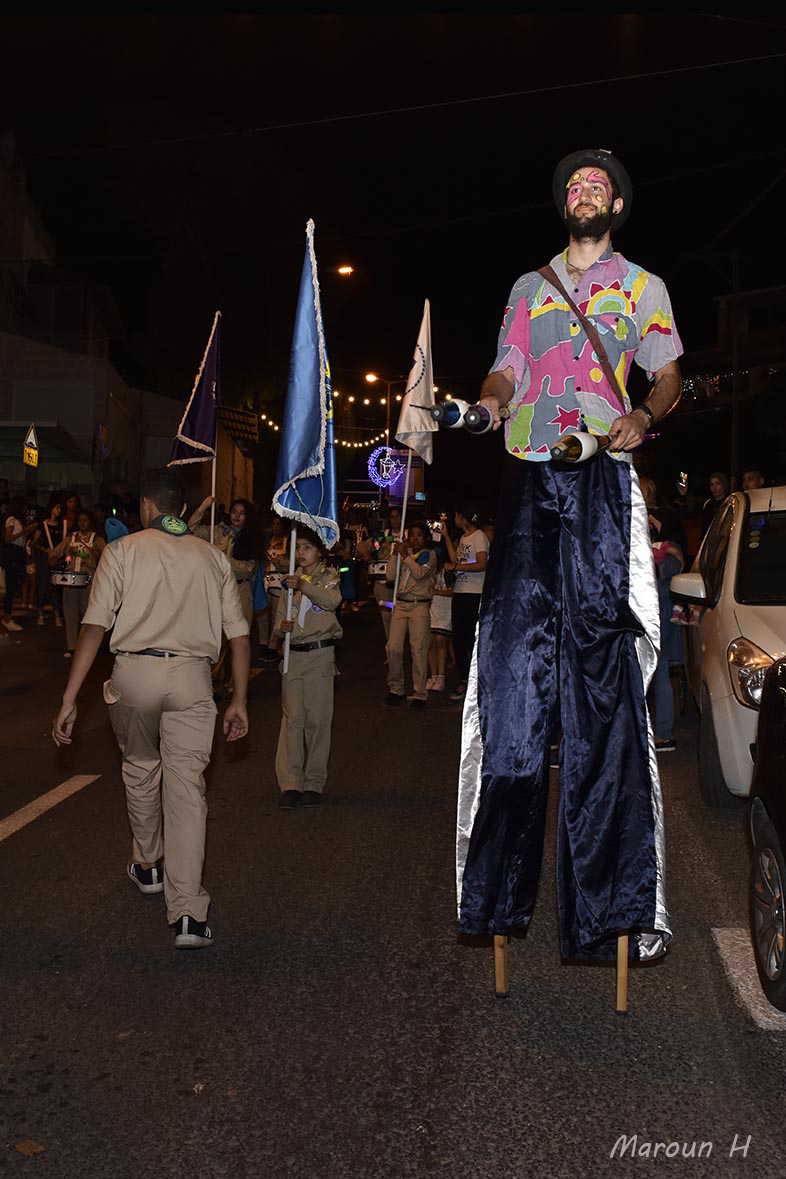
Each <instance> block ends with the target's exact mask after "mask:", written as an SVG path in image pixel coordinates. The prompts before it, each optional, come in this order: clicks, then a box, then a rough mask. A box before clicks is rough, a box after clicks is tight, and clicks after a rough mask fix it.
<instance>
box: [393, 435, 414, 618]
mask: <svg viewBox="0 0 786 1179" xmlns="http://www.w3.org/2000/svg"><path fill="white" fill-rule="evenodd" d="M411 470H412V447H411V446H410V447H409V454H408V455H407V475H406V479H405V481H404V503H403V505H402V508H401V529H400V531H399V537H398V539H399V542H400V541H402V540H403V539H404V525H405V524H406V522H407V504H408V503H409V474H410V471H411ZM400 572H401V553H396V580H395V583H394V585H393V609H394V610H395V608H396V599H397V597H398V575H399V573H400Z"/></svg>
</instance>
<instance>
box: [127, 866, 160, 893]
mask: <svg viewBox="0 0 786 1179" xmlns="http://www.w3.org/2000/svg"><path fill="white" fill-rule="evenodd" d="M163 862H164V861H163V860H159V861H158V863H157V864H155V865H154V866H153V867H152V868H143V867H142V865H141V864H137V863H135V862H134V861H133V860H132V861H131V863H130V864H129V865H128V867H127V868H126V873H127V875H128V879H129V880H133V882H134V884H135V885H136V886H137V888H138V889H139V891H140V892H144V893H153V892H163V891H164V873H163V870H162V864H163Z"/></svg>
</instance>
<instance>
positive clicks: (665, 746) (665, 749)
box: [655, 737, 677, 753]
mask: <svg viewBox="0 0 786 1179" xmlns="http://www.w3.org/2000/svg"><path fill="white" fill-rule="evenodd" d="M676 748H677V742H676V741H675V740H674V738H673V737H667V738H666V739H665V740H663V741H657V740H656V742H655V752H656V753H674V750H675V749H676Z"/></svg>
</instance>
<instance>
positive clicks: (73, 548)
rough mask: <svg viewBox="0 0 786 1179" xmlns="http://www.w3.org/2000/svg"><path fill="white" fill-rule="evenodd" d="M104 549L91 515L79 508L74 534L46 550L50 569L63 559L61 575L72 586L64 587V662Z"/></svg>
mask: <svg viewBox="0 0 786 1179" xmlns="http://www.w3.org/2000/svg"><path fill="white" fill-rule="evenodd" d="M105 548H106V541H105V540H104V539H103V537H100V536H99V535H98V533H97V532H96V530H95V523H94V521H93V517H92V515H91V513H90V512H88V511H86V510H85V509H84V508H82V509H80V511H79V512H78V513H77V517H76V530H75V531H74V532H71V533H69V534H68V535H67V536H66V537H65V538H64V539H63V540H61V542H60V544H58V545H56V546H55V547H54V548H53V549H49V550H48V556H49V562H50V564H51V565H57V564H58V563H59V562H60V561H62V560H63V559H65V570H64V571H65V572H66V573H67V574H69V576H70V579H71V581H72V584H64V585H63V615H64V617H65V626H66V652H65V658H66V659H70V658H71V657H72V655H73V654H74V651H75V650H76V641H77V639H78V638H79V628H80V626H81V625H82V618H83V617H84V613H85V610H86V609H87V602H88V598H89V597H90V582H91V581H92V579H93V574H94V573H95V571H96V566H97V565H98V562H99V560H100V559H101V554H102V552H103V551H104V549H105Z"/></svg>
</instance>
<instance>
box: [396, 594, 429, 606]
mask: <svg viewBox="0 0 786 1179" xmlns="http://www.w3.org/2000/svg"><path fill="white" fill-rule="evenodd" d="M396 601H397V602H424V603H425V604H428V603H429V602H430V601H431V598H405V597H404V596H403V594H399V595H398V597H397V598H396Z"/></svg>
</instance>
